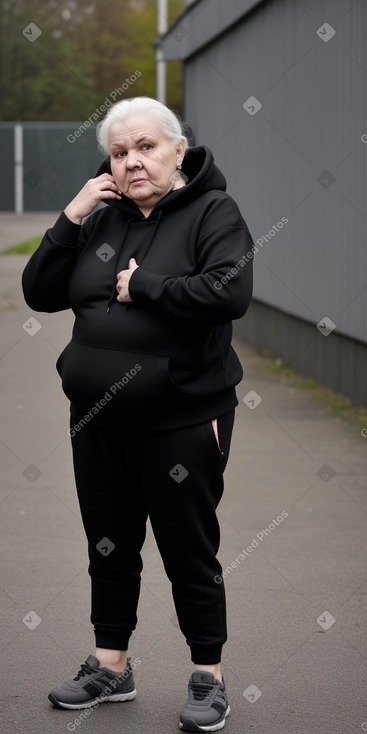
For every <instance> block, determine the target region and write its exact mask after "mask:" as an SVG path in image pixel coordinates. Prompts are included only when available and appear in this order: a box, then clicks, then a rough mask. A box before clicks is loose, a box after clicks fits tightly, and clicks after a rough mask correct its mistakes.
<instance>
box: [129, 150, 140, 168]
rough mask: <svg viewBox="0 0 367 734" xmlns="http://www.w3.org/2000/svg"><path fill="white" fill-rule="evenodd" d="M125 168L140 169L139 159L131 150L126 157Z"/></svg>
mask: <svg viewBox="0 0 367 734" xmlns="http://www.w3.org/2000/svg"><path fill="white" fill-rule="evenodd" d="M126 166H127V168H129V169H130V170H131V169H133V168H141V163H140V161H139V157H138V155H137V154H136V153H135V152H134V151H133V150H130V151H129V152H128V154H127V156H126Z"/></svg>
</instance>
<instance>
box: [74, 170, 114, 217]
mask: <svg viewBox="0 0 367 734" xmlns="http://www.w3.org/2000/svg"><path fill="white" fill-rule="evenodd" d="M119 191H120V190H119V188H118V186H117V185H116V184H115V181H114V178H113V176H111V174H110V173H102V174H101V176H97V178H91V179H89V181H87V183H86V184H85V186H83V188H82V189H81V190H80V191H79V193H78V194H77V195H76V196H75V198H74V199H72V201H71V202H70V204H68V205H67V207H66V208H65V210H64V213H65V214H66V216H67V218H68V219H70V221H71V222H74V224H81V223H82V219H84V217H86V216H88V214H90V213H91V212H92V211H93V209H95V208H96V206H97V205H98V204H99V202H100V201H102V199H121V198H122V197H121V194H120V193H119Z"/></svg>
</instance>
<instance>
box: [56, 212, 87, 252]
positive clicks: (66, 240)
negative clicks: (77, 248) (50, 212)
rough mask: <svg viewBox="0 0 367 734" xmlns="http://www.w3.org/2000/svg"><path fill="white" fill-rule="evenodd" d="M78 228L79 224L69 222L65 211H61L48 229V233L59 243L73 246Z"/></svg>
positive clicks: (79, 228)
mask: <svg viewBox="0 0 367 734" xmlns="http://www.w3.org/2000/svg"><path fill="white" fill-rule="evenodd" d="M80 230H81V225H80V224H74V222H71V221H70V219H69V218H68V217H67V216H66V214H65V212H62V214H60V216H59V218H58V219H57V221H56V222H55V224H54V226H53V227H52V229H51V230H50V234H51V237H52V239H54V240H56V242H58V243H59V244H61V245H69V247H73V246H74V245H77V243H78V239H79V235H80Z"/></svg>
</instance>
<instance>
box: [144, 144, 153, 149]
mask: <svg viewBox="0 0 367 734" xmlns="http://www.w3.org/2000/svg"><path fill="white" fill-rule="evenodd" d="M142 148H143V150H151V149H152V148H153V146H152V145H150V143H144V145H143V146H142Z"/></svg>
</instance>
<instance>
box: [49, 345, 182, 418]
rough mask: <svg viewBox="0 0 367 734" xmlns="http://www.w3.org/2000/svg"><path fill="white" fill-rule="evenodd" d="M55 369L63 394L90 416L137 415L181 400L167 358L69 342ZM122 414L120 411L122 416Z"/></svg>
mask: <svg viewBox="0 0 367 734" xmlns="http://www.w3.org/2000/svg"><path fill="white" fill-rule="evenodd" d="M56 369H57V371H58V373H59V375H60V376H61V379H62V387H63V390H64V392H65V395H66V396H67V397H68V398H69V400H70V401H71V402H72V403H73V404H74V405H75V406H77V407H78V408H81V409H82V410H85V411H87V412H89V411H91V413H92V414H95V415H96V414H97V412H99V410H101V409H102V408H103V409H104V414H105V415H106V416H107V414H108V415H111V414H117V413H120V414H121V417H123V416H124V415H125V416H126V414H131V415H134V416H136V413H137V411H139V412H140V413H152V412H154V411H156V410H161V409H162V408H164V407H166V406H171V405H172V402H173V401H176V400H179V399H180V397H181V399H182V396H181V393H180V391H179V389H178V388H177V387H176V385H175V383H174V382H173V380H172V378H171V375H170V371H169V357H167V356H164V355H162V356H155V355H150V354H142V353H137V352H121V351H117V350H113V349H101V348H99V347H91V346H87V345H84V344H78V343H77V342H74V341H71V342H70V343H69V344H68V345H67V347H65V349H64V350H63V352H62V353H61V354H60V357H59V358H58V360H57V362H56ZM121 411H123V412H122V413H121Z"/></svg>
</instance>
